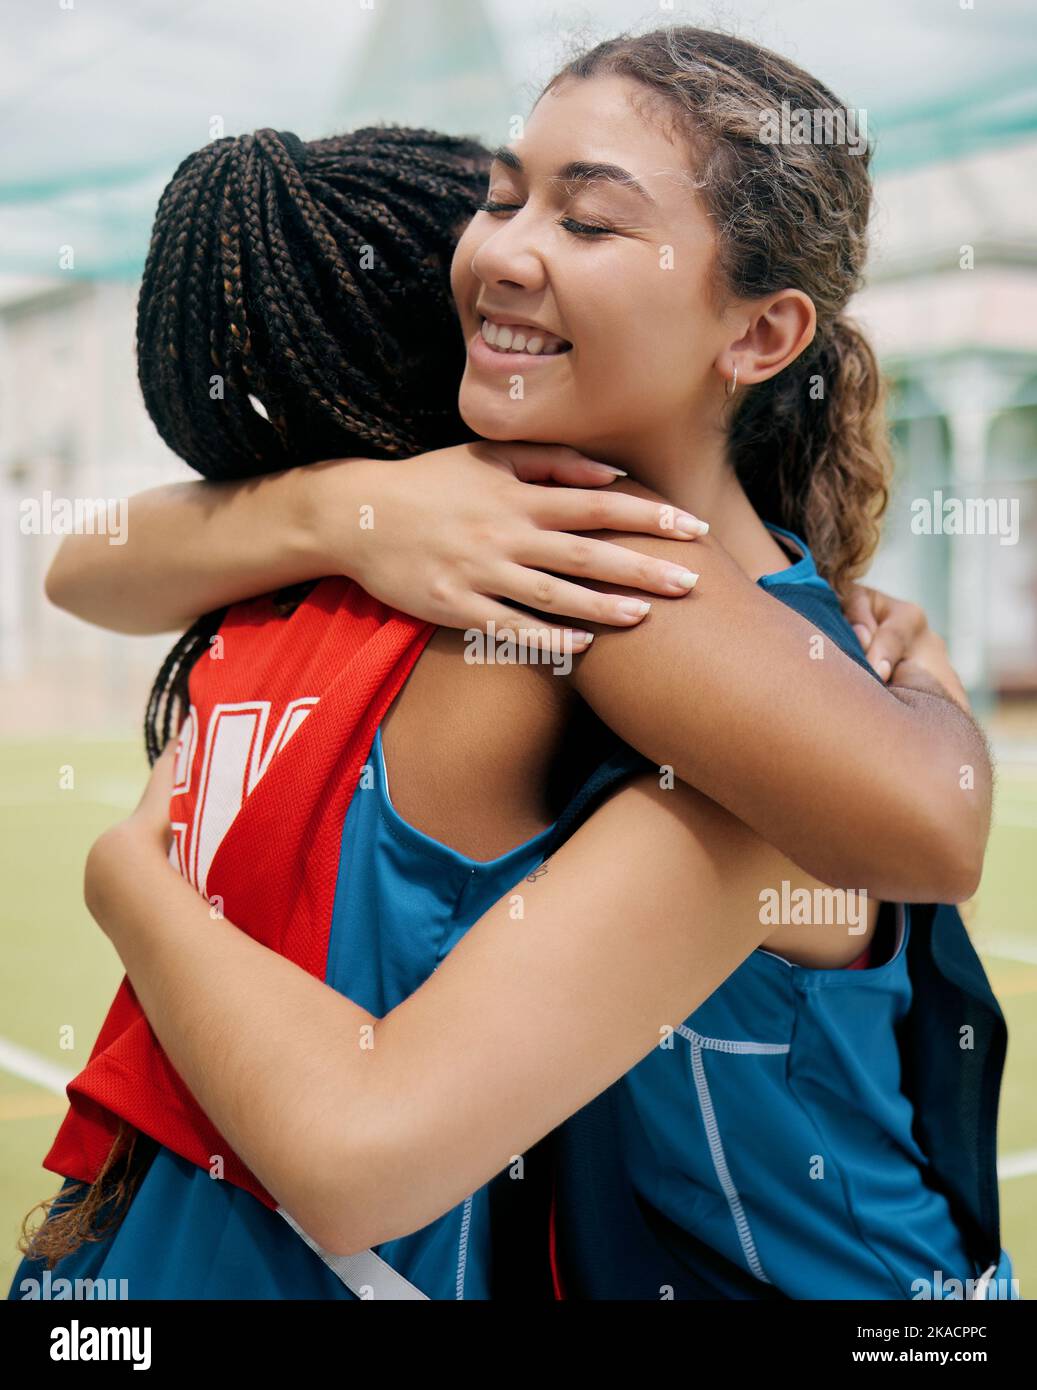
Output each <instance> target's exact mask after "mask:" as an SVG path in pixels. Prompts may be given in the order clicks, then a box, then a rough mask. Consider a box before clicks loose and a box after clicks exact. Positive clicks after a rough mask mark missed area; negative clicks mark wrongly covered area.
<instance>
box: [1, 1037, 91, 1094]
mask: <svg viewBox="0 0 1037 1390" xmlns="http://www.w3.org/2000/svg"><path fill="white" fill-rule="evenodd" d="M0 1067H2V1068H3V1070H4V1071H9V1072H10V1073H11V1074H12V1076H20V1077H21V1078H22V1080H23V1081H31V1082H32V1083H33V1085H34V1086H42V1087H43V1089H44V1090H45V1091H52V1092H53V1093H54V1095H56V1096H63V1095H64V1094H65V1087H66V1086H67V1085H68V1083H69V1082H70V1081H71V1080H72V1078H73V1077H74V1076H75V1074H76V1073H75V1072H74V1071H65V1069H64V1068H63V1067H59V1066H58V1065H57V1063H56V1062H52V1061H50V1060H49V1059H48V1058H47V1057H41V1056H40V1054H39V1053H38V1052H30V1051H29V1049H28V1048H27V1047H19V1046H18V1044H17V1043H13V1042H11V1041H10V1040H9V1039H8V1038H0Z"/></svg>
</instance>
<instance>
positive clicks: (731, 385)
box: [724, 362, 738, 396]
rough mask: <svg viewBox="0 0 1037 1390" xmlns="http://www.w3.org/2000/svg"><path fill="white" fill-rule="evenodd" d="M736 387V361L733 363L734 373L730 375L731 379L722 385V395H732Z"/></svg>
mask: <svg viewBox="0 0 1037 1390" xmlns="http://www.w3.org/2000/svg"><path fill="white" fill-rule="evenodd" d="M737 387H738V363H737V362H736V363H735V370H734V375H733V376H732V377H731V380H730V381H729V382H728V383H727V384H726V385H725V387H724V395H725V396H733V395H734V393H735V391H736V389H737Z"/></svg>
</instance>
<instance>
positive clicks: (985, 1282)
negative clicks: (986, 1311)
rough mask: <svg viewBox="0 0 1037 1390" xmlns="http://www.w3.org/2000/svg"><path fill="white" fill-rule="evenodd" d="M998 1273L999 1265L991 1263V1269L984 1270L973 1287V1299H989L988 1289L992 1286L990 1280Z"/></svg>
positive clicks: (984, 1300)
mask: <svg viewBox="0 0 1037 1390" xmlns="http://www.w3.org/2000/svg"><path fill="white" fill-rule="evenodd" d="M996 1273H997V1265H991V1266H990V1268H989V1269H985V1270H984V1271H983V1273H982V1274H981V1275H980V1276H979V1279H978V1281H977V1283H976V1285H975V1288H974V1289H973V1292H972V1297H973V1299H982V1300H983V1302H984V1303H985V1302H986V1301H987V1289H988V1288H989V1287H990V1281H991V1279H992V1278H993V1277H994V1275H995V1274H996Z"/></svg>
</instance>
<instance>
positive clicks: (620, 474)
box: [590, 459, 630, 478]
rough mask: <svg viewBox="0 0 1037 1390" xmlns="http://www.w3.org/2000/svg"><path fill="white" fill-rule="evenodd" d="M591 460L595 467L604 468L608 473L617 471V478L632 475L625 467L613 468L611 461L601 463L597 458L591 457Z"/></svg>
mask: <svg viewBox="0 0 1037 1390" xmlns="http://www.w3.org/2000/svg"><path fill="white" fill-rule="evenodd" d="M590 462H591V463H593V465H594V467H595V468H603V469H604V470H605V472H606V473H615V475H616V477H617V478H627V477H629V476H630V475H629V474H628V473H627V471H626V469H625V468H613V466H612V464H611V463H599V462H598V460H597V459H591V460H590Z"/></svg>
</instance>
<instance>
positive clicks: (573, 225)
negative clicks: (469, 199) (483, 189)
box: [476, 198, 616, 237]
mask: <svg viewBox="0 0 1037 1390" xmlns="http://www.w3.org/2000/svg"><path fill="white" fill-rule="evenodd" d="M521 206H522V204H521V203H499V202H494V201H493V200H492V199H490V198H487V199H485V200H484V201H483V202H481V203H477V204H476V211H477V212H491V213H498V214H499V213H502V212H517V211H518V209H519V208H520V207H521ZM558 223H559V225H560V226H562V227H564V228H565V230H566V231H567V232H572V234H573V235H574V236H585V237H596V236H599V237H600V236H612V235H614V234H615V230H616V229H615V228H614V227H606V226H604V225H602V224H600V223H595V222H578V221H577V220H576V218H575V217H559V219H558Z"/></svg>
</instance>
